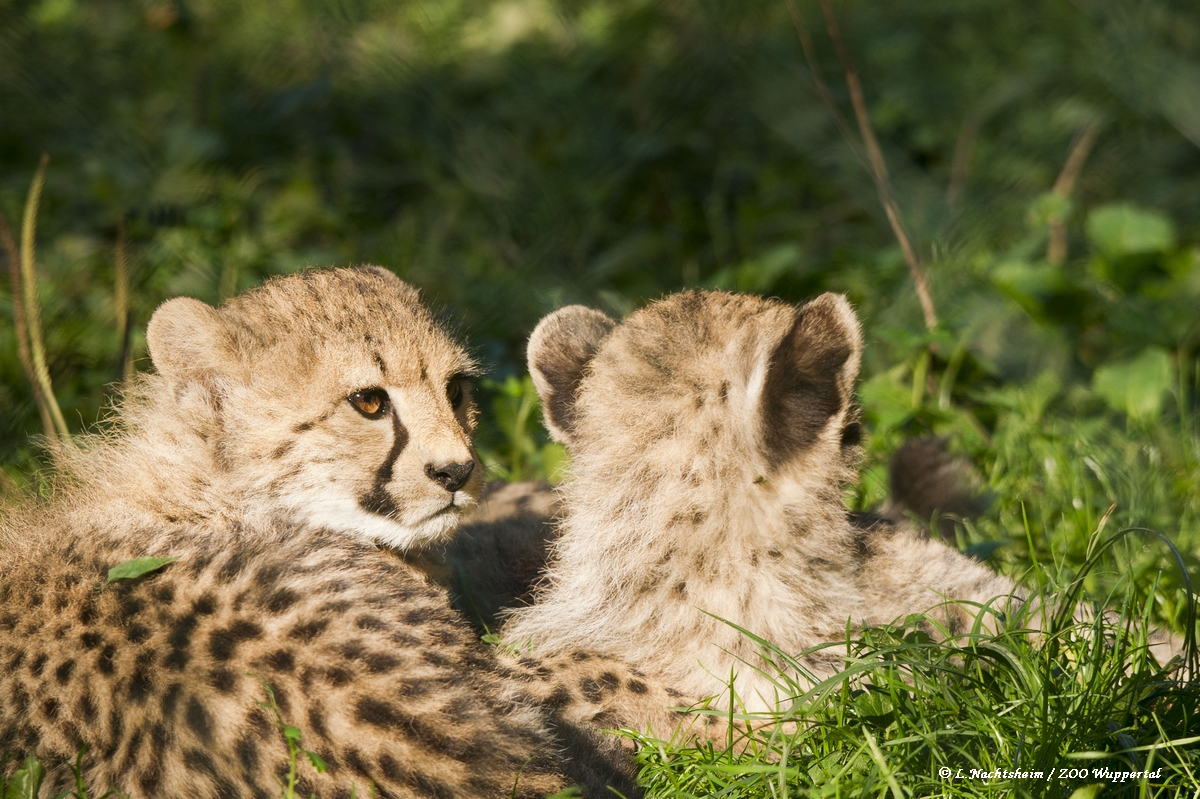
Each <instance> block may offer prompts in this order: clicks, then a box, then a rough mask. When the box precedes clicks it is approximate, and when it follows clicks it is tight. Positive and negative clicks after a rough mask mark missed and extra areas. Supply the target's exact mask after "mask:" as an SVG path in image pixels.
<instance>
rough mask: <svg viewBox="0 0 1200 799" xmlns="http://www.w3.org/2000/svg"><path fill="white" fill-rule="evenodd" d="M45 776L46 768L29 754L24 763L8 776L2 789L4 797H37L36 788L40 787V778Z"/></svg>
mask: <svg viewBox="0 0 1200 799" xmlns="http://www.w3.org/2000/svg"><path fill="white" fill-rule="evenodd" d="M45 778H46V769H45V768H43V767H42V764H41V763H39V762H38V761H37V758H35V757H33V756H32V755H30V756H29V757H27V758H25V765H23V766H21V767H20V768H19V769H17V770H16V772H14V773H13V775H12V776H11V777H9V779H8V784H7V785H6V786H5V789H4V799H37V795H38V789H40V788H41V787H42V780H44V779H45Z"/></svg>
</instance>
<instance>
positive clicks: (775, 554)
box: [767, 549, 783, 558]
mask: <svg viewBox="0 0 1200 799" xmlns="http://www.w3.org/2000/svg"><path fill="white" fill-rule="evenodd" d="M767 557H770V558H782V557H783V553H782V552H780V551H779V550H778V549H768V550H767Z"/></svg>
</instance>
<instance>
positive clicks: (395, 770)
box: [379, 752, 401, 780]
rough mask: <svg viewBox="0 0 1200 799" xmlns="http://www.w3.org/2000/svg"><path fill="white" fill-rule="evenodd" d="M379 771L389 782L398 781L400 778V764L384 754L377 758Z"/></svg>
mask: <svg viewBox="0 0 1200 799" xmlns="http://www.w3.org/2000/svg"><path fill="white" fill-rule="evenodd" d="M379 770H380V771H382V772H383V776H385V777H387V778H388V779H389V780H399V779H400V777H401V772H400V764H399V763H397V762H396V759H395V758H393V757H392V756H391V755H389V754H388V753H386V752H384V753H383V754H381V755H380V756H379Z"/></svg>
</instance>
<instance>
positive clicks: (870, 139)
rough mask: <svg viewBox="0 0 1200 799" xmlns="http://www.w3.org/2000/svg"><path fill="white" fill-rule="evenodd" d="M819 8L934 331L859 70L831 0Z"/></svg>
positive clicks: (929, 299)
mask: <svg viewBox="0 0 1200 799" xmlns="http://www.w3.org/2000/svg"><path fill="white" fill-rule="evenodd" d="M821 10H822V11H823V12H824V14H825V27H826V28H827V29H828V30H829V38H830V39H832V40H833V46H834V48H835V49H836V50H837V54H838V60H840V61H841V62H842V70H843V71H844V72H845V73H846V87H847V88H848V89H849V90H850V102H851V104H852V105H853V106H854V116H855V118H856V119H857V120H858V131H859V134H860V135H861V136H862V142H863V146H864V147H865V148H866V151H867V158H868V160H869V161H870V164H871V175H872V177H873V178H874V179H875V190H876V192H877V193H878V194H879V202H880V203H881V204H882V205H883V211H884V213H885V214H887V218H888V223H889V224H890V225H891V226H892V233H894V234H895V236H896V241H897V243H899V245H900V251H901V252H902V253H903V254H904V261H905V263H907V264H908V272H909V275H911V276H912V281H913V287H914V288H915V289H916V292H917V299H918V300H919V301H920V303H921V313H922V315H923V316H924V317H925V327H926V328H927V329H929V330H933V329H934V328H936V327H937V311H936V309H935V308H934V305H933V295H932V294H931V293H930V290H929V277H928V276H927V275H926V273H925V267H924V265H923V264H922V263H921V260H920V258H919V257H918V255H917V252H916V250H915V249H913V246H912V243H911V242H910V241H909V238H908V234H907V233H906V232H905V231H904V224H903V221H902V220H901V218H900V209H899V207H898V206H897V205H896V201H895V199H894V198H893V197H892V182H891V179H890V178H889V177H888V171H887V162H886V161H884V159H883V151H882V150H881V149H880V148H879V142H878V140H876V138H875V131H874V129H873V128H872V127H871V120H870V118H869V117H868V116H867V104H866V101H865V100H864V99H863V90H862V84H861V83H860V82H859V80H858V70H857V69H856V68H855V66H854V60H853V59H852V58H851V57H850V50H849V48H847V47H846V42H845V40H844V39H843V38H842V33H841V30H840V28H839V27H838V22H837V16H836V15H835V14H834V12H833V3H832V2H831V0H821Z"/></svg>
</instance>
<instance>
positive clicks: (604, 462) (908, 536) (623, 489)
mask: <svg viewBox="0 0 1200 799" xmlns="http://www.w3.org/2000/svg"><path fill="white" fill-rule="evenodd" d="M861 350H862V336H861V333H860V331H859V325H858V320H857V318H856V316H855V314H854V311H853V310H852V309H851V307H850V304H849V303H848V302H847V301H846V299H845V298H844V297H842V296H839V295H836V294H825V295H822V296H821V297H818V298H817V299H815V300H813V301H811V302H809V303H808V304H806V305H804V306H801V307H794V306H791V305H787V304H784V303H782V302H778V301H773V300H767V299H761V298H758V297H752V296H740V295H734V294H727V293H719V292H688V293H684V294H678V295H675V296H671V297H668V298H666V299H664V300H662V301H659V302H656V303H654V304H652V305H650V306H648V307H646V308H644V309H642V310H640V311H638V312H636V313H634V314H632V315H631V316H629V317H628V318H627V319H626V320H625V321H624V322H623V323H621V324H617V323H616V322H614V321H613V320H611V319H609V318H608V317H607V316H605V315H604V314H602V313H600V312H598V311H594V310H590V309H588V308H584V307H581V306H571V307H567V308H563V309H561V310H559V311H557V312H556V313H554V314H551V315H550V316H548V317H546V318H545V319H543V320H542V321H541V323H540V324H539V325H538V326H537V328H536V330H535V331H534V333H533V336H532V337H531V339H530V342H529V369H530V373H531V374H532V375H533V379H534V383H535V384H536V386H537V389H538V393H539V394H540V395H541V398H542V405H543V413H544V417H545V419H546V424H547V427H548V428H549V429H550V432H551V435H552V436H553V437H554V438H555V439H556V440H558V441H560V442H562V443H564V444H566V445H567V446H568V448H569V449H570V451H571V458H572V467H571V472H570V475H569V478H568V480H567V481H566V482H565V483H564V485H563V487H562V495H563V503H564V511H563V514H564V515H563V518H562V521H561V523H560V537H559V538H558V540H557V541H556V542H555V543H554V545H553V555H552V557H551V560H550V564H549V565H548V567H547V574H546V577H545V580H544V584H543V586H542V587H541V589H540V590H539V593H538V594H537V595H536V600H535V602H534V604H533V605H532V606H528V607H524V608H519V609H517V610H514V611H512V612H511V615H510V618H509V620H508V621H507V623H506V625H505V627H504V634H505V636H506V637H507V639H508V640H510V641H512V642H514V643H518V644H519V643H526V644H529V645H531V646H532V651H533V652H534V653H537V654H541V655H545V654H548V653H554V652H560V651H565V650H570V649H575V648H581V647H588V648H591V649H593V650H594V651H596V652H598V653H601V654H604V655H608V656H613V657H618V658H621V659H623V660H625V661H627V662H629V663H630V664H632V665H634V666H636V667H637V668H639V669H641V670H643V671H645V672H648V673H650V674H653V675H655V676H657V677H659V678H662V679H663V680H665V681H666V682H667V683H669V684H671V685H674V686H675V687H677V688H679V689H680V690H682V691H683V692H684V693H686V694H689V695H697V696H707V695H713V694H717V693H719V692H720V691H721V690H722V688H723V685H724V684H725V683H727V681H728V678H729V675H730V673H731V670H732V671H736V672H737V677H736V680H735V683H734V688H735V690H736V691H737V694H738V696H739V698H740V702H742V703H745V705H746V707H747V709H748V710H751V711H755V710H765V709H773V708H774V707H775V706H776V701H777V697H776V694H775V689H774V686H773V683H772V682H771V680H770V678H768V677H767V676H765V675H764V674H762V673H760V672H759V671H757V670H756V667H761V666H763V662H762V660H761V659H760V655H759V652H758V646H757V645H756V644H755V643H754V642H753V641H752V640H750V639H749V638H747V637H745V636H743V635H742V634H740V633H739V632H737V631H736V630H735V629H733V628H732V627H730V626H729V625H728V624H726V623H725V621H721V620H720V619H724V620H727V621H729V622H733V623H734V624H737V625H739V626H740V627H742V628H744V629H746V630H749V631H751V632H753V633H755V634H756V635H759V636H762V637H763V638H765V639H766V640H768V641H771V642H773V643H774V644H776V645H777V646H779V647H780V648H781V649H783V650H784V651H787V652H789V653H796V652H800V651H801V650H804V649H807V648H809V647H812V646H815V645H818V644H821V643H824V642H830V641H837V640H839V639H844V637H845V631H846V624H847V621H848V620H849V621H850V622H851V623H853V624H856V625H857V624H863V623H872V622H876V623H882V622H889V621H892V620H893V619H895V618H897V617H903V616H904V615H905V614H907V613H910V612H915V611H925V610H927V609H929V608H931V607H933V606H935V605H938V604H939V603H942V602H943V597H950V598H953V599H963V600H974V601H979V602H987V601H989V600H991V599H993V598H994V597H999V596H1004V595H1007V594H1009V593H1010V592H1011V591H1012V590H1013V585H1012V583H1011V582H1010V581H1009V580H1007V579H1006V578H1003V577H1000V576H998V575H996V574H995V573H993V572H991V571H990V570H988V569H986V568H984V567H983V566H981V565H979V564H978V563H976V562H975V561H973V560H970V559H969V558H967V557H965V556H963V555H961V554H959V553H958V552H956V551H954V550H952V549H950V548H949V547H947V546H945V545H943V544H941V543H939V542H936V541H930V540H928V539H926V538H923V537H921V536H919V535H917V534H916V533H914V532H912V531H911V530H909V529H908V528H907V527H905V526H893V525H888V524H879V525H875V526H871V525H869V524H863V523H862V521H861V520H857V521H856V520H855V519H854V518H852V516H851V515H849V514H848V513H847V511H846V508H845V505H844V503H843V499H842V488H843V486H844V485H845V484H846V483H847V482H848V481H850V480H851V479H853V476H854V474H853V465H854V463H855V462H856V460H857V457H858V446H857V444H858V438H859V426H858V420H857V409H856V407H855V405H854V401H853V388H854V381H855V378H856V377H857V375H858V369H859V360H860V353H861ZM704 611H707V613H710V614H713V616H716V617H719V618H713V616H710V615H707V614H706V613H705V612H704ZM939 612H941V613H942V614H943V615H944V618H943V619H942V620H941V621H942V622H943V623H944V624H945V625H946V626H947V628H948V629H951V630H954V629H960V628H961V627H962V626H963V625H964V624H968V623H970V622H971V621H972V619H971V618H970V617H969V614H967V613H966V612H965V611H964V610H963V609H962V607H960V606H957V605H943V607H942V610H941V611H939ZM828 651H830V652H831V653H836V651H837V650H828ZM807 665H808V667H809V668H810V669H811V671H812V672H813V673H814V674H816V675H817V676H818V677H824V676H828V675H830V674H832V673H833V672H834V671H835V670H836V669H837V665H838V664H837V660H836V657H830V658H828V659H822V658H820V657H816V656H814V657H810V658H808V663H807Z"/></svg>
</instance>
